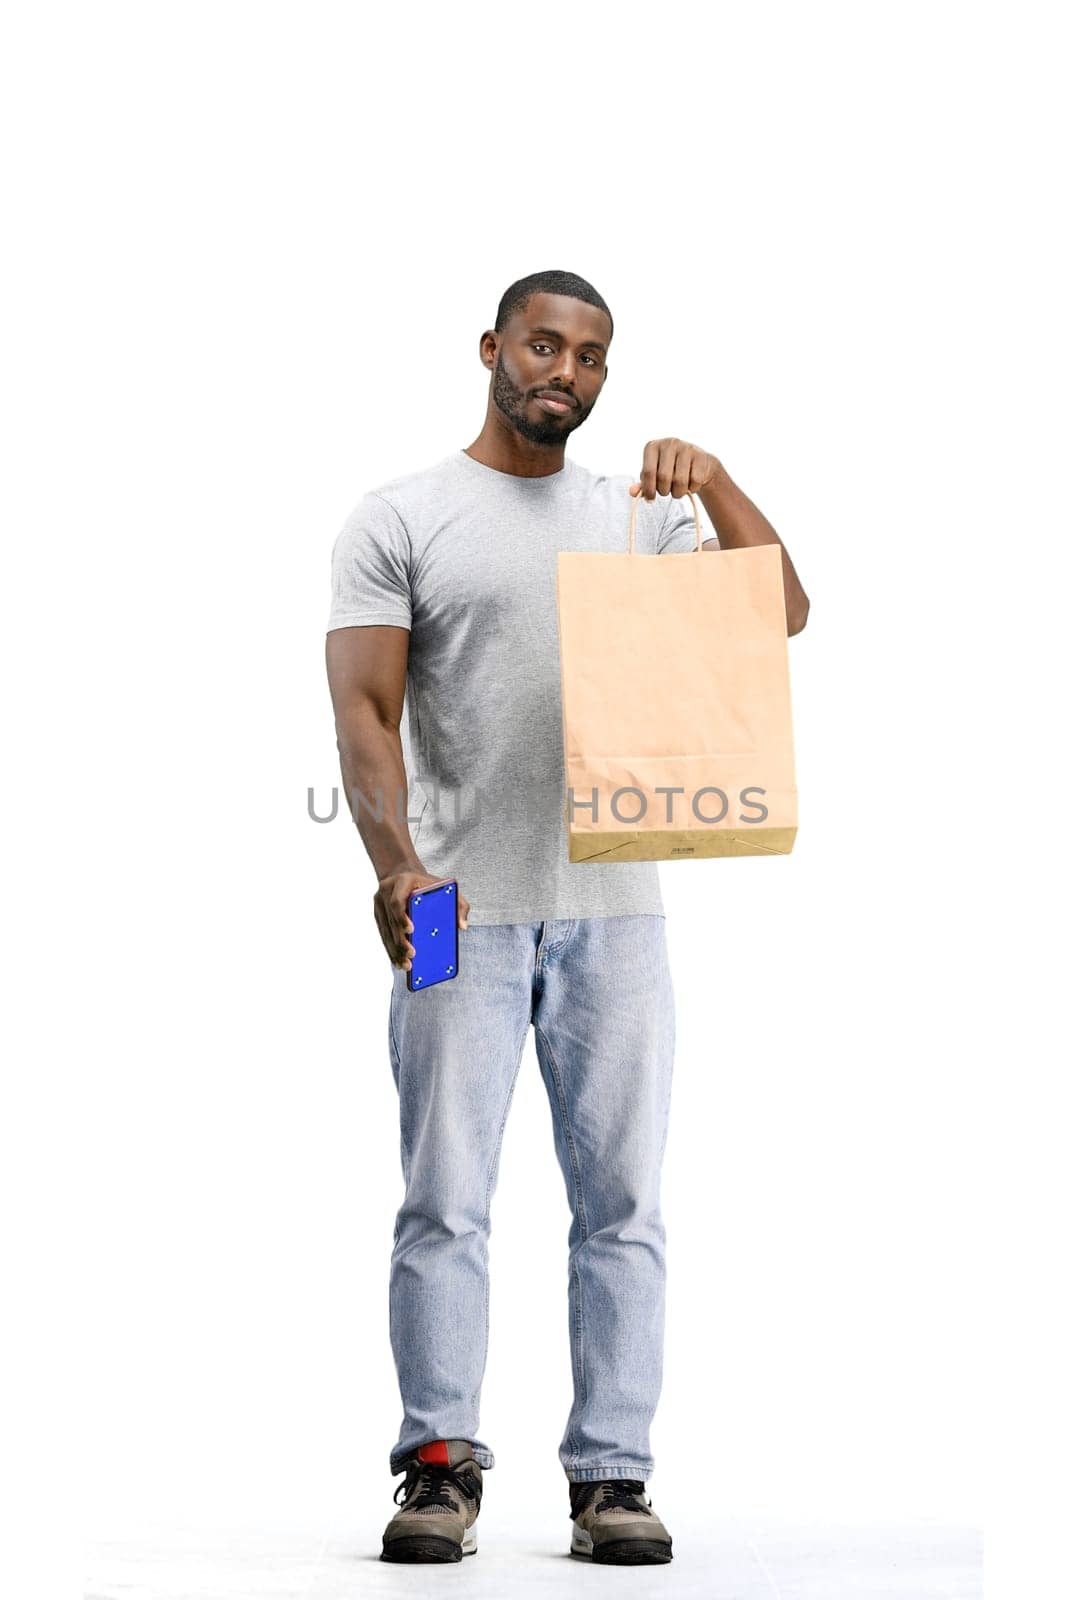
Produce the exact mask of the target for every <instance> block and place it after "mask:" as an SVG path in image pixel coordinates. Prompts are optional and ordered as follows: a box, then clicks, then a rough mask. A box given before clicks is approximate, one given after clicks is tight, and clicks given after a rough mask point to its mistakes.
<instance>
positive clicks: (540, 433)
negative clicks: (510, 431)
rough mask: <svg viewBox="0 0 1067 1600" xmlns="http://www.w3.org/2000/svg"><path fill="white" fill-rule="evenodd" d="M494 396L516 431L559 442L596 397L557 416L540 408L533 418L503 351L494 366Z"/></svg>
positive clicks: (532, 439) (526, 436)
mask: <svg viewBox="0 0 1067 1600" xmlns="http://www.w3.org/2000/svg"><path fill="white" fill-rule="evenodd" d="M492 392H493V400H494V402H495V404H496V405H497V407H498V408H499V409H500V410H501V411H502V412H503V413H504V415H505V417H507V419H508V421H509V422H510V423H511V425H512V427H513V428H514V429H515V431H516V433H521V434H522V436H523V438H524V439H529V440H530V442H531V443H532V444H559V443H560V441H561V440H563V439H566V438H567V437H568V435H569V434H572V433H573V432H574V430H575V428H580V427H581V425H582V423H583V422H584V421H585V419H586V417H587V416H588V415H589V413H590V411H592V409H593V406H594V405H595V403H596V402H595V401H593V402H591V403H590V404H589V405H588V406H583V405H582V404H581V402H580V401H579V403H578V404H577V405H576V406H575V407H574V408H573V410H571V411H567V412H564V413H563V414H562V415H561V416H559V417H551V416H549V414H548V412H547V411H542V412H541V413H539V415H538V416H537V417H534V418H533V419H531V418H530V416H529V415H528V414H527V410H526V407H527V404H528V403H529V396H527V395H526V394H525V393H524V392H523V390H522V389H520V387H519V385H518V384H517V383H516V382H515V381H514V379H513V378H512V376H511V374H510V372H509V371H508V369H507V366H506V364H505V362H504V356H503V353H501V354H500V355H498V356H497V362H496V366H495V367H494V368H493V391H492Z"/></svg>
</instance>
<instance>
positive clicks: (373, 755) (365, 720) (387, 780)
mask: <svg viewBox="0 0 1067 1600" xmlns="http://www.w3.org/2000/svg"><path fill="white" fill-rule="evenodd" d="M337 749H338V753H339V755H340V757H341V779H342V782H343V783H344V790H345V797H346V799H347V800H348V807H349V810H350V811H351V813H352V820H353V822H354V823H355V824H356V827H357V828H358V830H359V836H360V838H361V839H362V840H363V844H364V847H365V848H366V851H367V854H368V855H369V856H370V859H371V863H372V865H373V867H374V871H375V874H376V875H377V878H378V881H379V882H381V880H382V878H384V877H386V876H387V875H388V874H389V873H391V872H397V871H399V870H400V868H402V867H411V868H412V869H413V870H416V871H422V870H424V869H423V865H422V862H421V861H420V860H419V858H418V855H417V853H416V850H415V846H414V845H413V844H412V842H411V835H410V833H409V832H408V824H407V809H408V786H407V775H406V774H405V772H404V750H403V746H402V744H401V741H400V730H399V729H398V728H395V727H392V726H391V725H390V724H389V723H385V722H382V721H381V719H380V718H379V717H378V716H377V715H376V714H375V712H374V710H373V709H372V708H371V707H368V708H367V709H366V710H365V711H361V712H357V713H352V714H350V715H349V716H348V718H347V719H346V722H345V725H344V727H343V728H342V727H339V728H338V732H337ZM379 812H380V813H381V816H380V818H379V816H378V813H379Z"/></svg>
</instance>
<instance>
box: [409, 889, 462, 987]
mask: <svg viewBox="0 0 1067 1600" xmlns="http://www.w3.org/2000/svg"><path fill="white" fill-rule="evenodd" d="M408 916H409V917H410V918H411V922H412V925H413V926H412V931H411V932H410V933H409V934H408V939H409V940H410V942H411V943H412V944H413V945H414V947H415V954H414V955H413V956H412V958H411V966H410V967H409V969H408V990H409V992H410V993H411V994H415V993H416V992H417V991H418V990H419V989H430V988H432V987H433V985H434V984H435V983H447V982H448V980H449V978H454V977H456V976H457V974H458V973H459V883H458V880H457V879H456V878H449V879H446V880H445V882H443V883H435V884H432V885H430V886H429V887H428V888H425V889H413V890H412V891H411V893H410V894H409V895H408Z"/></svg>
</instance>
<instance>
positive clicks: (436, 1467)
mask: <svg viewBox="0 0 1067 1600" xmlns="http://www.w3.org/2000/svg"><path fill="white" fill-rule="evenodd" d="M423 1479H425V1482H422V1480H423ZM420 1483H421V1485H422V1486H421V1488H420V1487H419V1484H420ZM451 1485H454V1486H455V1487H456V1488H457V1489H459V1491H460V1493H461V1494H463V1495H465V1496H466V1498H467V1499H468V1500H473V1498H474V1487H473V1485H472V1483H471V1481H470V1479H469V1478H466V1477H464V1476H463V1474H462V1473H459V1472H457V1471H456V1470H455V1468H454V1467H446V1466H444V1465H443V1464H442V1463H440V1462H436V1461H418V1462H412V1464H411V1466H410V1467H409V1468H408V1470H407V1476H406V1477H405V1479H404V1481H403V1483H398V1484H397V1486H396V1489H395V1491H394V1493H393V1504H394V1505H395V1504H396V1502H397V1499H398V1498H399V1495H400V1493H401V1491H403V1494H404V1503H403V1507H402V1509H403V1510H404V1511H426V1510H428V1509H430V1508H431V1507H433V1506H440V1507H442V1508H443V1509H444V1510H446V1511H458V1510H459V1507H458V1505H457V1504H456V1502H455V1501H454V1500H452V1499H451V1498H450V1497H449V1495H448V1494H447V1492H446V1491H447V1489H448V1488H449V1487H450V1486H451ZM412 1496H414V1498H412ZM409 1501H410V1504H409Z"/></svg>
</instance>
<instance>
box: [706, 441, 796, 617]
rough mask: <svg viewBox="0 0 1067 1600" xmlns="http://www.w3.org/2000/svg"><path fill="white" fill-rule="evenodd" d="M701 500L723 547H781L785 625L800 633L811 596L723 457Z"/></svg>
mask: <svg viewBox="0 0 1067 1600" xmlns="http://www.w3.org/2000/svg"><path fill="white" fill-rule="evenodd" d="M699 494H700V502H701V505H702V506H703V507H704V510H705V511H706V512H707V514H708V516H709V517H710V518H711V521H712V524H713V526H714V528H715V533H716V535H717V537H718V540H719V545H720V546H721V548H722V549H723V550H743V549H745V548H747V547H749V546H751V545H756V544H777V545H779V546H780V547H781V551H782V581H783V584H784V588H785V613H786V626H787V630H788V632H789V633H791V634H792V633H799V632H800V630H801V628H802V627H803V626H804V624H805V622H807V620H808V597H807V595H806V594H805V593H804V590H803V588H802V587H801V583H800V579H799V578H798V577H797V574H796V569H795V568H794V566H793V563H792V561H791V560H790V559H789V552H788V550H787V549H786V547H785V545H784V544H782V541H781V539H779V537H778V535H777V534H776V533H775V531H774V529H773V528H772V527H771V525H770V523H769V522H768V521H767V518H766V517H765V516H764V515H763V512H762V511H761V510H760V509H759V507H758V506H755V505H753V503H752V501H751V500H750V499H749V498H748V495H747V494H745V492H744V490H743V489H740V488H738V486H737V484H736V483H734V481H733V479H732V478H731V477H730V474H729V473H728V472H727V470H726V468H725V467H724V466H723V464H722V462H721V461H716V463H715V469H714V471H713V472H712V475H711V477H710V478H709V479H708V481H707V482H706V483H705V484H704V486H703V488H702V489H701V490H700V491H699Z"/></svg>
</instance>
